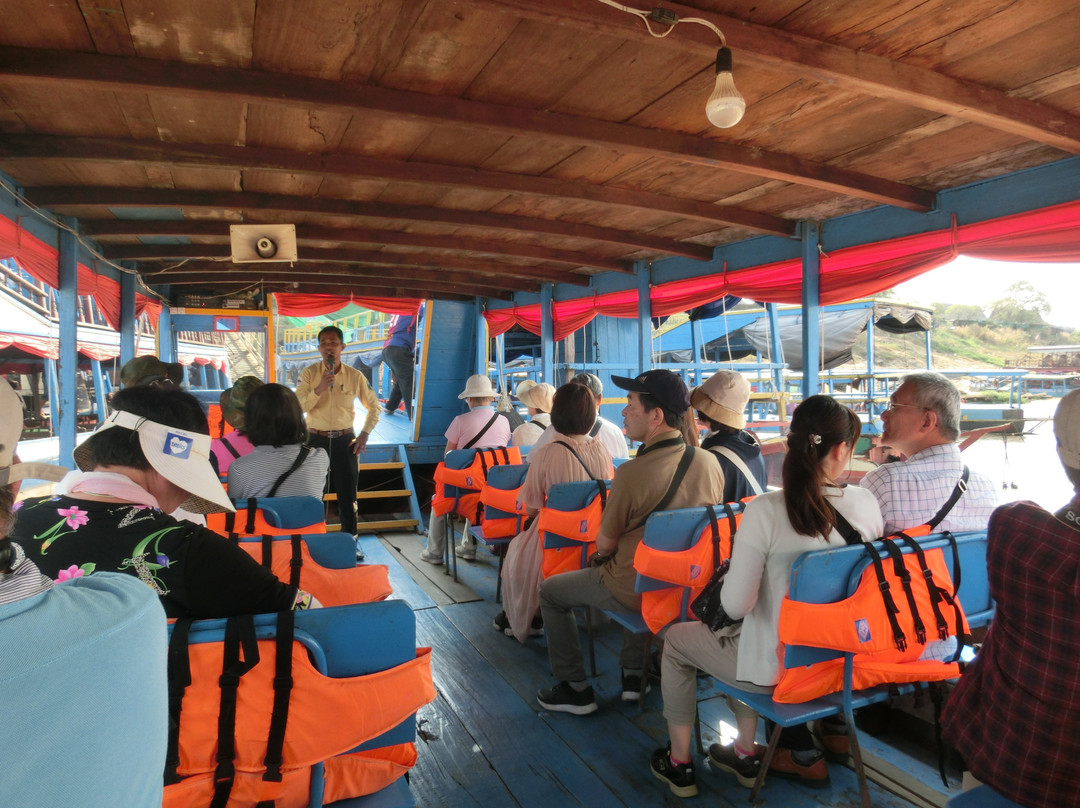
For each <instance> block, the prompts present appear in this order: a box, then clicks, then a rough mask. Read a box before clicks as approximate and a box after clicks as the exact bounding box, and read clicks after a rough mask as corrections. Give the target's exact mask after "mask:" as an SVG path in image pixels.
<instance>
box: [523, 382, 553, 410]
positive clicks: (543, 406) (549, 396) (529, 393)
mask: <svg viewBox="0 0 1080 808" xmlns="http://www.w3.org/2000/svg"><path fill="white" fill-rule="evenodd" d="M522 384H524V382H522ZM518 390H519V392H518V394H517V397H518V398H519V399H521V403H522V404H524V405H525V406H526V407H532V408H533V409H534V410H539V411H540V412H551V405H552V402H553V400H554V399H555V388H554V387H552V386H551V385H550V384H546V383H544V382H541V383H540V384H534V385H532V387H530V388H528V389H527V390H526V391H525V392H524V393H522V392H520V390H521V386H520V385H518Z"/></svg>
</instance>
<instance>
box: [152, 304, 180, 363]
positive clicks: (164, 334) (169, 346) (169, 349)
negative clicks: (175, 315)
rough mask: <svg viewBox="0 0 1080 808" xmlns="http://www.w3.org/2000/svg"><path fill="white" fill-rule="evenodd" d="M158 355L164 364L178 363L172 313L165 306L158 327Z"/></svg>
mask: <svg viewBox="0 0 1080 808" xmlns="http://www.w3.org/2000/svg"><path fill="white" fill-rule="evenodd" d="M157 355H158V357H159V358H160V359H161V361H162V362H175V361H176V335H175V334H173V330H172V312H171V311H170V310H169V307H168V306H163V307H162V309H161V316H160V317H159V318H158V327H157Z"/></svg>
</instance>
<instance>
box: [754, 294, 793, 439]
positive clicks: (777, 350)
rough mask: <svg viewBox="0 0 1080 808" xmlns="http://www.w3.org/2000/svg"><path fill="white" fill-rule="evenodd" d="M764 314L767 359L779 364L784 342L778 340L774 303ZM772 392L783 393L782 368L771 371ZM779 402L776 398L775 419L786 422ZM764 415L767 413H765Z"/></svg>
mask: <svg viewBox="0 0 1080 808" xmlns="http://www.w3.org/2000/svg"><path fill="white" fill-rule="evenodd" d="M765 312H766V314H768V316H769V358H770V359H771V361H772V363H773V364H774V365H776V364H779V363H780V362H782V361H783V359H784V341H783V340H782V339H780V314H779V313H778V312H777V310H776V304H775V303H766V304H765ZM760 356H761V355H760V354H759V355H758V357H759V358H758V361H760ZM772 381H773V390H774V391H775V392H776V393H777V395H779V394H781V393H783V392H784V370H783V368H773V371H772ZM780 405H781V401H780V399H779V398H778V399H777V400H776V409H777V413H776V415H777V417H778V418H779V419H780V420H781V421H786V420H787V413H785V412H780V411H779V410H780V409H781V406H780ZM766 414H768V412H767V411H766Z"/></svg>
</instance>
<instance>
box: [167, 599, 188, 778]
mask: <svg viewBox="0 0 1080 808" xmlns="http://www.w3.org/2000/svg"><path fill="white" fill-rule="evenodd" d="M191 620H192V618H190V617H181V618H180V619H179V620H177V621H176V623H175V625H173V630H172V636H171V637H170V638H169V656H168V660H169V663H168V665H169V668H168V682H169V738H168V745H167V747H166V750H165V785H167V786H168V785H172V784H173V783H179V782H180V775H179V773H178V772H177V769H178V768H179V767H180V710H181V707H182V706H183V703H184V692H185V691H186V690H187V686H188V685H190V684H191V659H190V657H189V656H188V634H189V632H190V630H191Z"/></svg>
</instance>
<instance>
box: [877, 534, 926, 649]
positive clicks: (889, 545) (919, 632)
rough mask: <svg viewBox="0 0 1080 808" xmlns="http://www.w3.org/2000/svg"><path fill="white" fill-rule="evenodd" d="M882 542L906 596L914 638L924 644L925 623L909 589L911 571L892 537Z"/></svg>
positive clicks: (913, 594) (912, 592)
mask: <svg viewBox="0 0 1080 808" xmlns="http://www.w3.org/2000/svg"><path fill="white" fill-rule="evenodd" d="M882 544H884V545H885V551H886V552H887V553H888V554H889V556H890V557H891V558H892V562H893V574H894V575H896V577H897V578H899V579H900V586H901V588H902V589H903V590H904V596H905V597H906V598H907V604H908V611H909V612H910V613H911V620H912V623H913V624H914V627H915V640H916V642H918V643H919V644H920V645H925V644H926V624H924V623H923V621H922V615H921V614H919V607H918V605H917V604H916V603H915V593H914V591H912V589H911V573H910V572H908V568H907V564H905V563H904V554H903V553H902V552H901V551H900V548H899V547H897V546H896V542H894V541H893V540H892V539H888V538H887V539H882Z"/></svg>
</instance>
